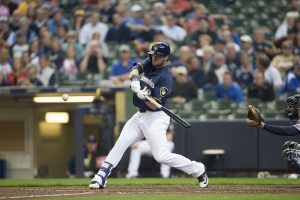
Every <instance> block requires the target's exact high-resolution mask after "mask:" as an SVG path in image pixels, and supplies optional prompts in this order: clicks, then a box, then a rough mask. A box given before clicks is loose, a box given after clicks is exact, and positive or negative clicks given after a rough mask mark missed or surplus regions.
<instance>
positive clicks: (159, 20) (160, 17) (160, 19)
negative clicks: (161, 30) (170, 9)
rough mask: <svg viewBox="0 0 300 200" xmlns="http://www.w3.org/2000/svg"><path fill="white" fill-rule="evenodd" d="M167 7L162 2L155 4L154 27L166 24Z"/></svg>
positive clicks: (153, 11)
mask: <svg viewBox="0 0 300 200" xmlns="http://www.w3.org/2000/svg"><path fill="white" fill-rule="evenodd" d="M164 10H165V5H164V4H163V3H162V2H155V3H154V4H153V8H152V22H151V24H153V25H154V26H158V25H163V24H166V16H165V15H164Z"/></svg>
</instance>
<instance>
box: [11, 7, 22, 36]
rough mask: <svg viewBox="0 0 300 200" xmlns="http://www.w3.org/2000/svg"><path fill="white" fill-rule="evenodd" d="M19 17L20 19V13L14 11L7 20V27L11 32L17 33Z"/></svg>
mask: <svg viewBox="0 0 300 200" xmlns="http://www.w3.org/2000/svg"><path fill="white" fill-rule="evenodd" d="M21 17H22V15H21V13H20V11H18V10H14V12H13V14H12V16H11V18H10V20H9V27H10V29H11V31H17V30H18V29H19V26H20V19H21Z"/></svg>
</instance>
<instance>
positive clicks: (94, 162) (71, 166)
mask: <svg viewBox="0 0 300 200" xmlns="http://www.w3.org/2000/svg"><path fill="white" fill-rule="evenodd" d="M97 149H98V141H97V139H96V137H95V136H94V135H88V137H87V138H86V139H85V142H84V152H83V158H84V160H83V161H82V162H83V175H84V177H92V176H94V174H95V173H97V171H98V170H99V168H100V166H101V163H98V159H99V156H98V151H97ZM75 169H76V164H75V156H74V155H73V156H71V158H70V160H69V163H68V176H69V178H74V177H75V174H76V171H75Z"/></svg>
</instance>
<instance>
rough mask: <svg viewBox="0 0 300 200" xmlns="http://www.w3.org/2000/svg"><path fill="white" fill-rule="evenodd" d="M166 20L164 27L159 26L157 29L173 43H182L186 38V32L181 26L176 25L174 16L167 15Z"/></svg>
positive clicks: (171, 14)
mask: <svg viewBox="0 0 300 200" xmlns="http://www.w3.org/2000/svg"><path fill="white" fill-rule="evenodd" d="M166 20H167V22H166V25H162V26H160V27H159V29H160V30H162V31H163V33H164V34H165V35H166V36H167V37H169V38H171V39H172V40H173V41H175V42H182V41H183V40H184V39H185V37H186V31H185V30H184V29H183V28H182V27H181V26H178V25H176V23H177V19H176V16H175V14H173V13H167V14H166Z"/></svg>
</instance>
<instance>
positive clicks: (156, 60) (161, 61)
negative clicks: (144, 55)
mask: <svg viewBox="0 0 300 200" xmlns="http://www.w3.org/2000/svg"><path fill="white" fill-rule="evenodd" d="M151 61H152V65H153V66H154V67H157V68H159V67H164V66H165V65H166V62H167V56H165V57H164V56H156V55H152V56H151Z"/></svg>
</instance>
